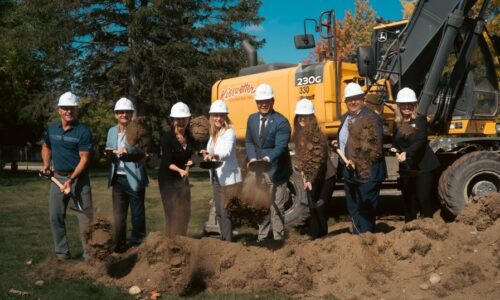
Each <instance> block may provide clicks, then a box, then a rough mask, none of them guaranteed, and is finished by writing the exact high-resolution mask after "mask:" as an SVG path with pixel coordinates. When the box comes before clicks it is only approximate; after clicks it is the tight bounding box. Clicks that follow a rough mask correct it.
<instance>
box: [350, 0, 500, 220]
mask: <svg viewBox="0 0 500 300" xmlns="http://www.w3.org/2000/svg"><path fill="white" fill-rule="evenodd" d="M489 2H490V1H489V0H484V1H482V2H481V1H477V0H449V1H442V0H426V1H419V2H418V3H417V4H416V7H415V10H414V12H413V14H412V16H411V18H410V19H409V20H408V21H407V23H406V24H395V23H393V24H388V25H385V27H379V28H378V29H376V30H374V33H373V41H372V45H371V46H363V47H360V48H359V49H358V62H357V66H358V72H359V75H360V76H363V77H366V78H367V80H366V81H367V83H368V87H367V90H368V91H369V92H375V93H378V94H379V95H380V96H381V97H380V98H382V99H384V100H385V104H386V106H392V108H393V109H395V107H394V104H393V103H391V100H392V99H394V96H395V95H396V93H397V92H398V91H399V90H400V89H401V88H403V87H410V88H411V89H413V90H414V91H415V92H416V93H417V95H419V96H418V100H419V101H418V114H419V115H421V116H426V117H427V119H428V120H429V125H430V126H429V127H430V129H431V131H430V132H429V134H430V135H431V136H432V137H431V141H430V143H429V144H430V146H431V148H432V149H433V150H434V152H435V153H436V154H437V155H438V158H439V159H440V162H441V166H442V169H443V172H442V174H441V176H440V179H439V184H438V193H439V197H440V200H441V203H442V204H443V207H444V208H445V210H446V211H448V212H449V213H450V214H451V215H452V216H456V215H458V214H459V213H460V210H461V209H462V208H463V207H464V206H465V205H466V204H467V203H468V202H469V201H471V200H472V199H473V198H474V197H478V196H481V195H484V194H486V193H489V192H498V191H500V154H499V153H500V138H499V137H498V133H499V132H500V126H499V125H500V124H498V120H499V119H500V118H499V116H498V102H499V99H498V97H499V96H498V94H499V86H498V77H497V70H498V53H497V54H496V55H495V54H493V53H492V50H496V48H498V47H497V46H496V38H495V37H491V36H490V35H489V34H488V32H487V30H486V22H487V20H488V18H487V8H488V4H489ZM398 26H400V27H398ZM392 33H394V34H392ZM391 37H395V38H394V39H392V40H391V39H390V38H391ZM488 40H489V43H488V42H487V41H488ZM386 41H389V43H388V44H385V43H386Z"/></svg>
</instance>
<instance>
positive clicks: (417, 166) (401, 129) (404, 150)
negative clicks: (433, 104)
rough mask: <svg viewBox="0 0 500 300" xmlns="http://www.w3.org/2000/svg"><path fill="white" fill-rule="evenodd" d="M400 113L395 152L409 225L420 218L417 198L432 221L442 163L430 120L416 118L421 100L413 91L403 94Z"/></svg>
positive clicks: (426, 215)
mask: <svg viewBox="0 0 500 300" xmlns="http://www.w3.org/2000/svg"><path fill="white" fill-rule="evenodd" d="M396 103H397V104H398V111H397V112H396V113H397V115H398V114H399V115H398V116H397V117H396V120H395V122H394V127H393V134H392V144H393V147H392V148H391V151H392V152H395V153H396V157H397V159H398V161H399V170H400V184H401V185H400V187H401V192H402V194H403V200H404V206H405V222H409V221H411V220H414V219H415V218H416V217H417V210H416V208H415V199H416V200H417V201H418V204H419V205H420V214H421V216H423V217H425V218H432V208H431V198H432V193H431V192H432V190H433V186H434V183H435V179H436V175H435V174H434V171H435V170H437V169H438V168H439V160H438V159H437V157H436V155H435V154H434V152H433V151H432V149H431V148H430V147H429V143H428V141H427V120H426V118H425V116H416V104H417V97H416V95H415V92H414V91H413V90H411V89H409V88H403V89H401V90H400V91H399V93H398V96H397V99H396Z"/></svg>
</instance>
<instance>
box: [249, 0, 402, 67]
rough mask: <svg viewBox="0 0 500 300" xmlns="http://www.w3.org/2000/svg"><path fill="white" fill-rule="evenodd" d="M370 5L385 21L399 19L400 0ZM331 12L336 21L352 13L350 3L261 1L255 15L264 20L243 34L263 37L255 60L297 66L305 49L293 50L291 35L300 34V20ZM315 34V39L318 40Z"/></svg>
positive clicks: (377, 0) (334, 0) (375, 0)
mask: <svg viewBox="0 0 500 300" xmlns="http://www.w3.org/2000/svg"><path fill="white" fill-rule="evenodd" d="M370 5H371V6H372V7H373V9H374V10H375V11H376V12H377V15H379V16H381V17H383V18H384V19H388V20H399V19H401V17H402V7H401V4H400V0H371V1H370ZM329 9H334V10H335V12H336V14H337V18H338V19H343V18H344V14H345V12H346V11H347V10H348V9H350V10H351V11H354V0H264V1H263V4H262V6H261V8H260V11H259V15H261V16H263V17H264V18H265V21H264V22H263V23H262V24H261V26H258V27H252V28H247V32H249V33H251V34H255V35H256V36H257V37H258V38H265V39H266V44H265V45H264V47H263V48H261V49H258V52H257V54H258V55H259V58H263V59H264V61H265V62H266V63H271V62H285V63H298V62H301V61H302V60H303V59H304V58H306V57H307V56H308V54H309V50H297V49H295V46H294V44H293V36H294V35H296V34H302V33H303V31H304V29H303V28H304V25H303V22H304V18H314V19H318V17H319V15H320V13H321V12H322V11H324V10H329ZM308 25H309V26H311V27H308V28H307V29H308V33H313V32H312V23H309V24H308ZM318 38H319V37H318V36H317V34H315V39H316V40H318Z"/></svg>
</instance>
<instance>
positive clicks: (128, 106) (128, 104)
mask: <svg viewBox="0 0 500 300" xmlns="http://www.w3.org/2000/svg"><path fill="white" fill-rule="evenodd" d="M117 110H135V108H134V103H132V101H130V100H129V99H127V98H120V100H118V101H116V104H115V111H117Z"/></svg>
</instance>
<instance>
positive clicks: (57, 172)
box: [54, 170, 73, 176]
mask: <svg viewBox="0 0 500 300" xmlns="http://www.w3.org/2000/svg"><path fill="white" fill-rule="evenodd" d="M54 173H56V174H57V175H60V176H69V175H71V174H73V171H69V172H64V171H57V170H54Z"/></svg>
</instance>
